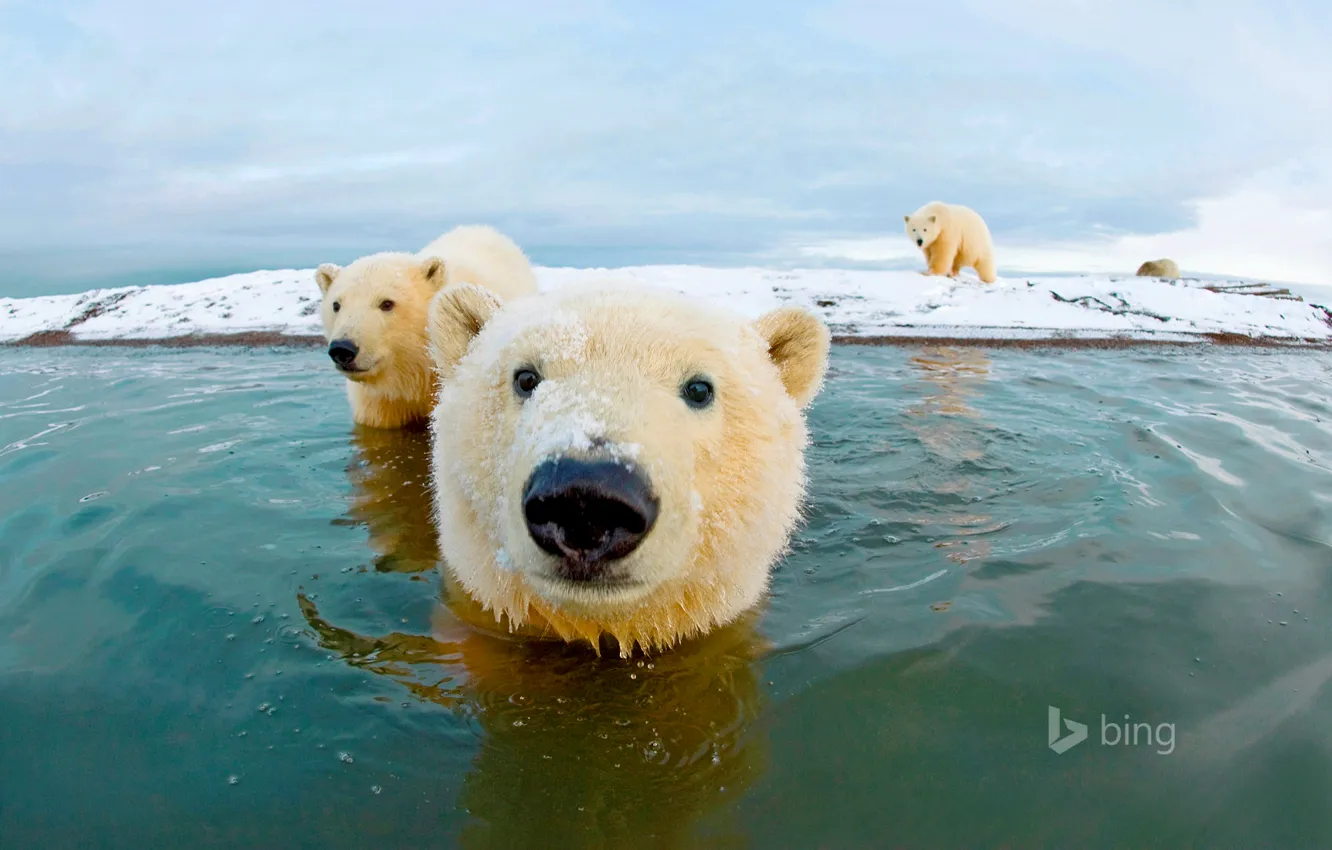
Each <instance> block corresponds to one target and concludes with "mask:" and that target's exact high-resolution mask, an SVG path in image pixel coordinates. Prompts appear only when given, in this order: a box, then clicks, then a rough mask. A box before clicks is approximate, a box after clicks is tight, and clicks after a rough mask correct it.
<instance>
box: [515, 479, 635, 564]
mask: <svg viewBox="0 0 1332 850" xmlns="http://www.w3.org/2000/svg"><path fill="white" fill-rule="evenodd" d="M523 516H524V517H525V518H526V519H527V533H528V534H530V535H531V536H532V540H533V541H535V542H536V545H538V546H540V547H541V548H542V549H544V550H545V551H547V552H549V553H550V554H552V555H556V556H558V557H559V558H561V559H562V561H561V566H560V569H559V572H560V575H561V576H562V577H563V578H566V579H568V580H570V581H595V580H597V579H600V578H602V577H603V575H604V574H605V572H606V567H607V566H608V565H609V564H610V562H611V561H615V560H617V559H619V558H623V557H624V556H625V555H628V554H629V553H630V552H632V551H634V550H635V549H637V548H638V545H639V544H640V543H642V542H643V538H644V537H647V534H648V532H649V531H651V530H652V524H653V523H655V522H656V521H657V497H656V496H655V495H654V494H653V492H652V487H651V485H649V484H648V482H647V480H646V479H645V478H644V477H643V476H642V475H640V474H639V473H638V471H637V470H635V469H633V468H632V467H629V466H626V465H625V464H622V463H616V462H614V461H584V460H575V459H573V458H558V459H555V460H548V461H545V462H543V463H541V464H540V465H539V466H537V468H536V469H535V470H533V471H532V477H531V478H529V479H527V484H526V486H524V487H523Z"/></svg>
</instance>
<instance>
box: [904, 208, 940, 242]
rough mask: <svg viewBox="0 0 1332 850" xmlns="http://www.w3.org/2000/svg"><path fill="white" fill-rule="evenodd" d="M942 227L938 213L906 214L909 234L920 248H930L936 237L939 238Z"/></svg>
mask: <svg viewBox="0 0 1332 850" xmlns="http://www.w3.org/2000/svg"><path fill="white" fill-rule="evenodd" d="M940 229H941V228H940V226H939V216H938V215H937V214H934V213H930V214H929V215H924V214H917V215H909V216H906V233H907V236H908V237H909V238H910V239H911V241H912V242H915V243H916V246H917V247H918V248H928V247H929V246H930V245H931V244H932V243H933V242H934V240H935V239H938V238H939V231H940Z"/></svg>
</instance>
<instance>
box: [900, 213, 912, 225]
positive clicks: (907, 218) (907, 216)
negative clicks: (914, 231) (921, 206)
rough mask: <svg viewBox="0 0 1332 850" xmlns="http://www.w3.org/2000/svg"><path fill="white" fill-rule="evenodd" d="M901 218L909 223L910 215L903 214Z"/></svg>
mask: <svg viewBox="0 0 1332 850" xmlns="http://www.w3.org/2000/svg"><path fill="white" fill-rule="evenodd" d="M902 220H903V221H905V222H906V223H907V224H910V223H911V216H909V215H904V216H902Z"/></svg>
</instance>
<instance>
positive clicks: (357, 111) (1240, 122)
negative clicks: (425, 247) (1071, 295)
mask: <svg viewBox="0 0 1332 850" xmlns="http://www.w3.org/2000/svg"><path fill="white" fill-rule="evenodd" d="M1330 16H1332V13H1329V12H1328V11H1327V10H1324V9H1323V7H1322V6H1321V5H1319V4H1314V3H1312V2H1309V3H1307V4H1303V5H1301V4H1295V3H1290V2H1284V0H1283V2H1279V3H1278V4H1277V5H1276V6H1275V7H1272V6H1270V5H1269V4H1264V3H1261V2H1258V0H1253V2H1238V0H1222V2H1219V3H1216V4H1209V5H1198V4H1186V5H1175V6H1169V7H1161V6H1158V5H1156V4H1149V3H1147V2H1143V0H1127V2H1118V3H1114V4H1106V3H1081V4H1078V3H1070V2H1064V0H1060V2H1054V0H1050V2H1044V0H1014V2H1011V3H1005V4H1003V5H1002V6H996V5H995V4H992V3H984V2H979V0H975V2H970V0H941V1H940V2H938V3H935V4H932V5H930V6H928V7H926V6H921V5H919V4H905V3H897V4H883V3H873V2H863V3H857V2H825V3H815V4H770V3H759V2H755V0H740V2H736V3H731V4H725V5H715V4H714V5H707V4H701V3H693V2H688V3H684V4H675V5H671V6H669V7H662V6H655V5H652V4H633V5H626V4H620V3H608V2H598V0H576V2H561V3H546V2H537V1H536V0H526V2H519V0H508V2H498V3H488V4H473V3H462V2H436V3H427V2H425V0H416V2H407V0H380V2H376V3H374V4H366V3H360V2H352V0H325V2H319V3H316V2H313V0H291V2H283V3H274V2H271V0H265V2H259V0H233V2H231V3H228V4H225V5H214V6H212V7H210V8H209V9H208V11H207V12H206V13H205V12H201V11H200V10H199V9H198V8H196V7H193V6H190V5H188V4H174V5H173V4H167V3H162V2H157V0H17V2H15V0H9V2H4V0H0V79H4V80H5V109H4V110H0V184H3V185H4V186H5V191H3V192H0V251H6V250H8V251H16V250H32V251H44V252H47V253H48V254H50V253H51V252H55V251H60V250H67V249H70V248H71V247H78V248H86V247H88V246H107V247H108V249H109V248H110V247H117V248H118V249H119V248H121V247H124V246H139V247H138V249H137V250H139V251H140V255H141V256H142V257H143V262H144V263H146V264H149V265H151V263H152V262H154V260H153V259H152V258H153V257H154V256H157V254H155V253H154V252H158V253H161V255H162V256H163V257H165V256H166V253H170V255H171V256H173V257H175V256H180V257H187V256H189V254H190V251H191V250H192V246H193V250H195V251H196V252H197V253H199V254H200V255H203V254H208V255H209V256H213V255H218V256H221V255H228V252H230V255H231V256H234V257H237V258H238V259H237V262H253V263H258V262H260V261H261V260H263V261H267V259H268V258H277V259H280V260H281V261H283V262H290V263H303V262H313V261H317V260H320V259H324V258H328V259H350V258H351V257H353V256H355V255H356V254H357V253H360V252H363V251H366V250H375V249H380V248H386V247H411V246H413V245H415V244H417V243H422V244H423V243H424V241H425V240H427V239H429V238H430V237H431V236H433V235H435V231H437V230H439V229H440V228H442V227H445V226H447V225H449V224H451V223H454V222H457V221H462V220H486V221H491V222H494V223H496V224H499V225H500V226H503V227H506V228H507V229H510V230H512V231H513V232H514V235H515V236H516V237H518V238H519V239H520V240H521V241H523V242H524V244H528V245H533V246H535V249H534V252H535V253H536V256H537V258H538V259H544V256H545V255H543V254H542V253H541V252H542V251H546V250H550V251H551V252H554V251H555V249H556V248H571V249H579V248H582V249H583V251H582V254H578V252H577V250H574V251H572V252H563V253H560V254H559V256H561V257H565V256H568V257H578V256H581V257H582V258H583V259H581V260H579V259H571V260H570V261H574V262H591V263H595V262H610V260H609V259H608V258H609V257H611V256H615V257H628V256H632V257H633V258H635V259H637V260H638V261H650V260H652V259H658V260H680V259H686V258H699V257H703V256H708V257H711V256H714V255H715V254H717V253H718V252H723V251H730V252H731V253H732V254H733V255H734V257H733V259H736V258H739V259H743V258H744V257H750V258H752V257H758V256H771V255H772V252H778V253H780V252H781V251H782V250H784V248H785V247H786V246H790V245H793V244H796V245H798V244H814V243H826V242H828V241H830V240H835V239H845V238H859V239H864V238H868V237H870V236H873V235H875V234H881V233H883V232H884V231H887V232H889V233H895V232H896V228H897V225H896V222H897V221H899V220H900V218H899V216H900V215H901V214H902V213H903V212H904V211H907V210H910V209H914V208H915V207H916V206H918V205H919V204H920V203H923V202H924V201H926V200H929V199H932V198H941V199H944V200H951V201H957V202H961V203H968V204H970V205H972V206H975V207H976V208H978V209H981V210H982V211H983V212H984V213H985V215H986V217H987V219H988V220H989V221H990V223H991V225H992V227H993V229H994V230H995V232H996V234H997V235H1000V236H1002V237H1003V238H1004V239H1005V240H1007V241H1008V242H1009V243H1012V244H1017V243H1024V244H1031V245H1041V244H1050V243H1065V242H1086V241H1087V240H1091V239H1096V240H1104V239H1109V240H1113V239H1119V238H1129V237H1132V236H1135V235H1137V236H1144V237H1146V236H1151V235H1153V234H1162V233H1164V234H1170V233H1181V232H1188V231H1189V230H1190V228H1193V227H1195V226H1197V225H1199V219H1198V216H1199V215H1201V214H1202V211H1203V210H1204V209H1205V206H1204V204H1205V203H1206V202H1207V199H1215V198H1227V197H1232V196H1235V195H1237V193H1238V192H1240V190H1241V187H1244V186H1250V185H1252V184H1253V181H1254V178H1255V175H1258V174H1260V173H1263V172H1265V171H1266V170H1270V168H1271V166H1272V165H1273V164H1274V163H1291V164H1292V165H1291V166H1290V168H1291V169H1293V170H1301V169H1303V170H1304V171H1306V172H1307V174H1306V176H1305V177H1304V178H1301V179H1299V180H1295V179H1292V180H1291V181H1289V182H1290V185H1289V186H1282V187H1278V189H1279V193H1278V194H1280V197H1281V198H1282V199H1283V201H1284V200H1286V199H1293V202H1297V203H1296V205H1297V206H1299V207H1300V208H1301V209H1304V208H1307V209H1309V210H1312V211H1314V214H1316V212H1317V210H1319V209H1326V208H1329V207H1332V201H1329V200H1328V198H1329V194H1332V193H1329V188H1332V178H1330V176H1329V173H1328V172H1327V170H1326V169H1324V168H1321V166H1320V165H1319V163H1320V162H1325V159H1322V160H1320V159H1319V146H1320V145H1321V146H1325V145H1326V143H1325V141H1323V140H1324V139H1326V138H1327V137H1328V130H1329V118H1328V116H1329V111H1330V106H1329V96H1330V95H1329V93H1328V89H1327V87H1326V86H1324V85H1322V84H1321V82H1320V81H1321V80H1325V79H1327V78H1330V77H1332V66H1330V65H1329V62H1330V61H1332V60H1329V59H1328V58H1327V56H1326V54H1325V53H1324V51H1323V47H1322V45H1323V44H1325V43H1326V42H1327V40H1328V36H1329V35H1330V34H1332V24H1330V23H1329V17H1330ZM941 20H946V21H947V22H948V24H947V25H946V26H941V25H940V23H939V22H940V21H941ZM1320 74H1322V75H1323V76H1322V77H1319V75H1320ZM1274 191H1277V190H1274ZM163 252H166V253H163ZM1301 252H1303V253H1301ZM1292 253H1293V254H1301V256H1304V257H1305V259H1303V260H1300V262H1301V263H1304V264H1306V265H1310V264H1314V263H1315V262H1316V259H1317V257H1318V256H1320V255H1318V254H1317V253H1316V251H1313V250H1311V249H1306V248H1303V247H1300V248H1293V249H1292ZM334 254H336V256H334ZM551 256H554V253H552V254H551ZM247 258H248V259H247ZM6 285H7V281H6V280H5V279H4V278H3V277H0V287H4V286H6Z"/></svg>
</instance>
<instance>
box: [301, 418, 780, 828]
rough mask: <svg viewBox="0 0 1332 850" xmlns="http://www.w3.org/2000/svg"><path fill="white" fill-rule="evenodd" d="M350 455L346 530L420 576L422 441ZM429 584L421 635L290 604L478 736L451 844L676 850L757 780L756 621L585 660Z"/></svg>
mask: <svg viewBox="0 0 1332 850" xmlns="http://www.w3.org/2000/svg"><path fill="white" fill-rule="evenodd" d="M357 446H358V448H359V456H358V459H357V463H355V464H353V465H352V467H351V468H350V470H349V474H350V477H351V479H352V484H353V489H354V496H353V506H352V508H351V510H350V511H349V512H348V515H349V517H351V518H352V520H353V521H355V522H357V523H364V524H365V525H366V526H367V527H368V529H369V533H370V540H371V545H372V546H373V547H374V548H375V550H376V552H378V553H379V559H378V561H377V565H379V568H380V569H381V570H390V571H407V572H415V571H418V570H421V569H425V568H426V567H425V566H423V565H424V564H426V561H427V560H428V561H429V565H434V563H435V559H436V557H437V550H436V543H435V536H434V529H433V527H432V523H431V521H430V516H431V496H430V491H429V487H428V475H427V474H426V473H425V471H424V470H426V469H427V468H428V465H429V459H428V453H429V440H428V436H427V435H424V434H415V435H412V434H402V433H397V432H385V433H382V434H380V433H374V434H371V433H368V432H367V433H362V434H358V435H357ZM444 581H445V588H444V594H443V596H444V601H443V603H442V604H441V605H440V606H438V608H437V609H436V612H435V616H434V623H433V629H432V631H433V634H431V635H413V634H402V633H391V634H387V635H382V636H365V635H360V634H356V633H354V632H351V631H349V630H347V629H344V628H340V627H338V626H336V625H334V624H332V623H330V622H329V621H328V620H327V619H326V618H325V617H324V616H323V615H322V614H321V613H320V611H319V610H318V608H317V606H316V604H315V602H314V600H312V599H310V598H309V597H307V596H305V595H304V594H302V595H300V596H299V599H298V601H299V603H300V606H301V611H302V613H303V614H304V615H305V620H306V622H307V623H308V624H309V625H310V627H311V628H312V629H313V630H314V632H315V635H316V637H317V640H318V641H319V644H320V646H322V647H324V648H325V649H327V650H329V651H332V652H336V653H338V654H340V655H341V657H342V658H343V660H344V661H346V662H347V663H348V664H350V665H352V666H355V667H359V668H361V669H364V670H368V671H370V672H372V673H376V674H379V675H383V676H386V677H388V678H390V679H392V680H394V681H396V682H397V683H399V684H400V685H402V686H403V687H404V688H406V689H407V690H408V691H410V692H411V693H412V694H413V695H415V696H416V697H417V698H418V699H421V700H426V701H429V702H432V703H435V704H438V705H441V706H445V707H447V708H449V709H451V710H454V711H457V712H459V713H462V714H465V715H468V716H471V717H474V718H475V719H476V720H477V722H479V723H480V725H481V727H482V729H483V730H484V733H485V735H484V739H483V741H482V745H481V749H480V752H479V753H478V755H477V758H476V761H475V763H474V765H473V768H472V770H471V772H470V773H469V774H468V776H467V778H466V781H465V784H464V788H463V791H462V799H461V805H462V806H464V807H465V808H466V809H467V810H468V811H469V812H470V813H471V815H472V816H473V820H472V821H471V823H470V824H469V826H468V827H467V829H466V831H465V834H464V836H463V840H464V843H465V844H467V845H469V846H486V847H488V846H504V847H510V846H512V847H552V846H573V845H578V846H586V845H590V846H609V847H618V846H633V847H646V846H680V845H682V844H688V843H690V836H691V834H692V831H693V829H694V827H695V825H696V823H697V822H698V819H699V818H700V817H701V816H702V815H704V814H706V813H708V812H710V811H712V810H714V809H715V808H716V807H717V806H719V805H720V804H722V803H725V802H729V801H732V800H734V799H736V798H737V797H738V796H739V795H740V794H742V793H743V792H744V791H745V790H746V789H747V788H748V787H749V786H750V785H751V784H752V782H753V781H754V779H755V778H756V777H757V776H758V775H759V773H760V771H761V768H762V763H763V758H764V754H765V752H766V747H765V744H764V739H763V738H762V737H759V736H758V735H757V734H756V732H755V730H754V729H752V728H751V721H752V720H753V719H754V718H755V717H756V716H757V715H758V712H759V710H760V707H761V704H762V693H761V689H760V687H759V683H758V680H757V677H756V670H755V665H754V662H755V661H756V657H757V655H758V654H759V653H760V652H761V651H762V644H761V640H760V639H759V637H758V634H757V631H756V628H755V622H754V621H755V619H756V618H755V617H753V616H751V617H749V618H746V619H745V620H742V621H741V622H739V623H736V624H733V625H731V626H729V627H727V628H725V629H721V630H719V631H717V632H715V633H713V634H712V635H709V636H708V637H706V638H703V639H699V640H695V641H691V642H688V643H687V644H685V645H683V646H681V647H678V648H677V649H675V650H672V651H670V652H667V653H663V654H661V655H659V656H652V657H639V658H633V659H627V660H624V659H620V658H618V657H613V656H603V657H597V656H595V655H593V654H591V653H590V652H589V651H588V650H587V648H586V647H570V646H566V645H565V644H563V643H562V642H558V643H557V642H553V641H536V640H531V639H517V638H514V637H511V636H510V635H507V634H505V633H503V632H501V631H499V630H498V629H497V628H496V626H495V624H494V619H493V617H491V615H490V614H488V613H486V612H485V611H482V610H481V609H480V607H479V606H478V605H476V603H474V602H473V601H472V600H471V599H470V597H468V596H467V595H466V594H465V593H464V592H463V591H462V590H461V588H459V587H457V586H456V585H454V584H452V583H451V582H450V581H449V580H448V578H447V573H445V579H444Z"/></svg>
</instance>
